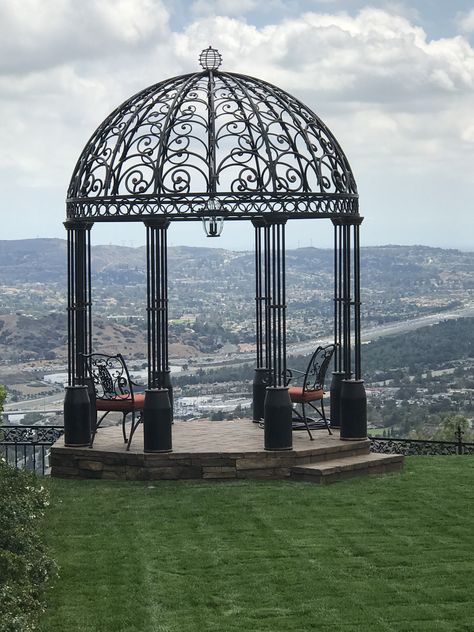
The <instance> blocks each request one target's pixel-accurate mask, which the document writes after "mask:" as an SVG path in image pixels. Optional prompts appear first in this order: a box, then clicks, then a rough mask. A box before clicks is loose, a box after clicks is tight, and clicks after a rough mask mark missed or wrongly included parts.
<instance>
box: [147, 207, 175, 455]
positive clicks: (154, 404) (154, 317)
mask: <svg viewBox="0 0 474 632" xmlns="http://www.w3.org/2000/svg"><path fill="white" fill-rule="evenodd" d="M145 226H146V251H147V323H148V334H147V348H148V389H147V390H146V392H145V405H144V410H143V433H144V451H145V452H169V451H171V423H172V418H173V390H172V386H171V380H170V368H169V357H168V243H167V230H168V226H169V221H168V220H167V219H163V218H153V219H150V220H147V221H145Z"/></svg>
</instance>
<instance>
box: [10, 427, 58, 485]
mask: <svg viewBox="0 0 474 632" xmlns="http://www.w3.org/2000/svg"><path fill="white" fill-rule="evenodd" d="M63 433H64V427H63V426H23V425H5V426H1V427H0V456H2V457H3V458H4V459H5V460H6V461H7V463H8V464H9V465H11V466H12V467H16V468H24V469H27V470H31V471H33V472H36V474H41V475H43V476H44V475H45V474H49V454H50V450H51V446H52V445H53V443H55V441H57V440H58V439H59V437H61V436H62V435H63Z"/></svg>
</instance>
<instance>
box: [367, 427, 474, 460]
mask: <svg viewBox="0 0 474 632" xmlns="http://www.w3.org/2000/svg"><path fill="white" fill-rule="evenodd" d="M455 434H456V441H425V440H424V439H397V438H394V437H371V436H370V435H369V439H370V441H371V451H372V452H379V453H382V454H404V455H405V456H419V455H433V456H434V455H449V454H474V443H466V442H464V441H462V433H461V435H459V433H458V432H456V433H455Z"/></svg>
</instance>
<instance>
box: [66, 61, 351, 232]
mask: <svg viewBox="0 0 474 632" xmlns="http://www.w3.org/2000/svg"><path fill="white" fill-rule="evenodd" d="M211 194H212V196H213V197H216V198H219V200H220V202H221V204H222V206H223V207H224V206H225V207H226V209H227V213H228V215H229V217H232V218H235V219H252V218H254V217H255V216H258V215H262V214H265V213H278V214H283V215H285V216H286V217H314V216H315V215H318V216H324V215H328V216H334V215H357V214H358V195H357V188H356V184H355V180H354V177H353V175H352V171H351V168H350V166H349V163H348V161H347V158H346V156H345V155H344V153H343V151H342V149H341V147H340V146H339V144H338V142H337V140H336V139H335V138H334V136H333V135H332V133H331V132H330V131H329V129H328V128H327V127H326V126H325V124H324V123H323V122H322V121H321V120H320V119H319V118H318V117H317V116H316V114H314V112H312V111H311V110H310V109H309V108H308V107H307V106H305V105H304V104H303V103H301V102H300V101H298V100H297V99H296V98H295V97H293V96H291V95H290V94H288V93H287V92H284V91H283V90H281V89H280V88H277V87H276V86H273V85H271V84H269V83H267V82H264V81H261V80H258V79H255V78H252V77H248V76H245V75H240V74H235V73H229V72H222V71H220V70H217V69H215V68H214V67H212V68H206V69H205V70H204V71H203V72H198V73H193V74H188V75H182V76H180V77H175V78H172V79H168V80H166V81H163V82H160V83H158V84H155V85H154V86H151V87H149V88H147V89H145V90H143V91H142V92H140V93H138V94H136V95H135V96H133V97H132V98H131V99H129V100H128V101H126V102H125V103H124V104H122V105H121V106H120V107H119V108H117V109H116V110H115V111H114V112H112V113H111V114H110V116H109V117H107V119H105V121H104V122H103V123H102V125H100V126H99V128H98V129H97V130H96V132H95V133H94V134H93V136H92V138H91V139H90V141H89V142H88V144H87V145H86V147H85V149H84V151H83V152H82V155H81V157H80V158H79V160H78V162H77V165H76V168H75V170H74V174H73V177H72V180H71V183H70V186H69V191H68V201H67V213H68V217H70V218H82V217H89V218H94V219H95V220H96V221H97V220H98V221H101V220H102V221H105V220H107V219H118V218H127V219H132V220H139V219H140V218H142V217H143V216H150V215H164V216H167V217H168V216H169V217H170V218H172V219H178V218H181V219H196V218H198V216H199V213H200V211H199V209H198V208H197V206H196V203H197V202H199V201H200V202H201V203H205V202H206V201H207V199H208V198H209V195H211Z"/></svg>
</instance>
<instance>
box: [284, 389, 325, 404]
mask: <svg viewBox="0 0 474 632" xmlns="http://www.w3.org/2000/svg"><path fill="white" fill-rule="evenodd" d="M288 392H289V394H290V399H291V401H292V402H294V403H295V404H302V403H303V402H314V401H316V400H317V399H322V398H323V396H324V391H323V389H322V388H318V389H316V390H314V391H304V392H303V387H302V386H290V388H289V389H288Z"/></svg>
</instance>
